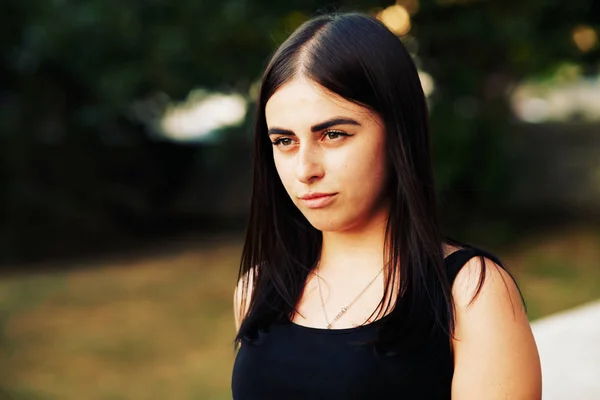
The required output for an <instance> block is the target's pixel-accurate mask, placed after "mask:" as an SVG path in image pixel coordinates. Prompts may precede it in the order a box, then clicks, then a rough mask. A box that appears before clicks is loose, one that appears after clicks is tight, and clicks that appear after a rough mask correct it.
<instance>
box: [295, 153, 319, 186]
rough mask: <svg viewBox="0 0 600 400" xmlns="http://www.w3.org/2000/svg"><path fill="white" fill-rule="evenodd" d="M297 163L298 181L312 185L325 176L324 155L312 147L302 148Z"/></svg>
mask: <svg viewBox="0 0 600 400" xmlns="http://www.w3.org/2000/svg"><path fill="white" fill-rule="evenodd" d="M297 157H298V159H297V161H296V179H298V180H299V181H300V182H302V183H310V182H312V181H314V180H316V179H319V178H321V177H322V176H323V175H324V172H325V171H324V169H323V163H322V159H321V158H322V155H321V152H320V151H319V149H318V148H315V146H312V145H305V146H300V149H299V150H298V153H297Z"/></svg>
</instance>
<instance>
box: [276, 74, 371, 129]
mask: <svg viewBox="0 0 600 400" xmlns="http://www.w3.org/2000/svg"><path fill="white" fill-rule="evenodd" d="M371 114H372V113H371V111H370V110H368V109H367V108H365V107H362V106H360V105H358V104H356V103H353V102H351V101H348V100H346V99H344V98H342V97H341V96H339V95H337V94H335V93H332V92H330V91H328V90H327V89H325V88H324V87H322V86H320V85H318V84H317V83H315V82H312V81H310V80H308V79H305V78H297V79H293V80H291V81H289V82H287V83H285V84H284V85H282V86H281V87H280V88H279V89H278V90H277V91H276V92H275V93H274V94H273V95H272V96H271V98H270V99H269V100H268V101H267V104H266V106H265V117H266V120H267V125H269V126H272V125H273V126H278V127H279V126H280V127H289V128H291V127H292V125H296V126H303V125H311V124H312V123H316V122H319V121H323V120H326V119H329V118H332V117H340V116H345V117H350V118H353V119H356V120H363V121H364V120H367V119H371V118H370V117H371Z"/></svg>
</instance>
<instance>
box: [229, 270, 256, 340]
mask: <svg viewBox="0 0 600 400" xmlns="http://www.w3.org/2000/svg"><path fill="white" fill-rule="evenodd" d="M254 272H255V271H254V269H252V270H250V271H248V272H246V273H245V274H244V275H243V276H242V277H241V278H240V279H239V280H238V282H237V285H236V287H235V289H234V291H233V313H234V319H235V329H236V331H238V330H239V329H240V324H241V322H242V320H243V319H244V317H245V316H246V313H247V312H248V308H249V306H250V299H251V298H252V292H253V288H254Z"/></svg>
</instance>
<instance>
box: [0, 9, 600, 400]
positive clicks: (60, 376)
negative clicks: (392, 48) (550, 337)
mask: <svg viewBox="0 0 600 400" xmlns="http://www.w3.org/2000/svg"><path fill="white" fill-rule="evenodd" d="M336 10H338V11H348V10H357V11H363V12H367V13H370V14H372V15H375V16H377V17H378V18H380V19H381V20H382V21H383V22H384V23H386V24H387V25H388V26H389V27H390V29H392V30H393V31H394V32H395V33H396V34H398V35H399V36H400V37H401V38H402V40H403V41H404V42H405V44H406V46H407V47H408V49H409V50H410V52H411V53H412V54H413V56H414V57H415V61H416V63H417V66H418V68H419V70H420V75H421V81H422V83H423V87H424V90H425V92H426V93H427V96H428V101H429V104H430V107H431V120H432V135H433V152H434V156H435V168H436V176H437V185H438V190H439V196H440V208H441V210H442V215H443V222H444V226H445V228H446V231H447V232H448V233H451V234H452V235H453V236H455V237H457V238H459V239H461V240H464V241H467V242H470V243H472V244H475V245H480V246H483V247H486V248H487V249H489V250H491V251H492V252H494V253H495V254H497V255H498V256H499V257H500V258H501V259H502V260H503V261H504V262H505V264H506V265H507V266H508V268H509V269H511V270H512V271H513V272H514V274H515V275H516V277H517V280H518V282H519V284H520V285H521V288H522V290H523V292H524V296H525V299H526V301H527V305H528V309H529V315H530V317H531V319H532V320H535V319H536V318H539V317H542V316H544V315H548V314H551V313H553V312H556V311H558V310H562V309H566V308H569V307H572V306H575V305H577V304H581V303H583V302H586V301H590V300H593V299H597V298H600V287H599V285H598V284H597V283H596V282H598V281H600V270H599V269H598V268H597V264H598V261H597V260H598V259H600V162H599V160H600V44H599V43H598V34H599V32H600V2H598V1H593V0H571V1H568V2H565V1H560V0H519V1H516V0H504V1H484V0H481V1H477V0H435V1H434V0H429V1H428V0H399V1H397V2H393V1H368V0H354V1H328V2H326V1H317V0H292V1H287V2H267V1H244V0H222V1H198V0H194V1H192V0H179V1H166V0H148V1H143V2H138V1H128V0H125V1H120V2H113V1H106V0H105V1H100V0H88V1H86V2H80V1H73V0H46V1H40V0H31V1H27V2H23V1H17V0H5V1H3V2H2V5H0V20H1V21H2V23H1V24H0V33H1V37H2V42H1V44H0V46H1V47H0V49H1V53H0V54H1V56H2V58H1V61H0V83H1V85H0V154H1V157H0V178H1V179H0V182H1V183H0V185H1V186H0V187H1V191H0V204H1V211H0V212H1V215H2V224H1V226H0V261H1V265H2V269H1V271H0V399H40V400H47V399H61V400H62V399H65V400H70V399H90V400H96V399H98V400H109V399H112V400H121V399H122V400H129V399H136V400H137V399H165V398H167V399H228V398H231V395H230V391H229V383H230V374H231V366H232V362H233V358H234V353H233V346H232V340H233V336H234V333H235V332H234V327H233V313H232V308H231V301H232V294H233V293H232V291H233V287H234V285H235V278H236V273H237V266H238V265H237V264H238V262H239V256H240V253H241V243H242V237H243V230H244V223H245V221H246V217H247V212H248V205H249V189H250V184H251V181H250V178H251V155H252V152H251V142H252V138H251V128H250V127H251V122H252V121H251V115H252V111H253V101H254V99H255V96H256V92H257V83H258V81H259V80H260V76H261V72H262V69H263V68H264V67H265V65H266V62H267V59H268V57H269V55H270V54H271V53H272V52H273V51H274V49H275V48H276V46H277V45H278V44H279V43H281V42H282V41H283V40H284V39H285V38H286V37H287V35H289V34H290V33H291V32H292V31H293V30H294V29H295V28H296V27H297V26H298V25H299V24H301V23H302V22H303V21H305V20H306V19H308V18H310V17H311V16H314V15H316V14H317V13H320V12H330V11H336Z"/></svg>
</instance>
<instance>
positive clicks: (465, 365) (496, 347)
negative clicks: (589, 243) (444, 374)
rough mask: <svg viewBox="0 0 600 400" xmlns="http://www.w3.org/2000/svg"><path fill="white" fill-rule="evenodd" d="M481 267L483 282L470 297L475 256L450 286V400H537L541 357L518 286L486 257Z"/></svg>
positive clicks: (474, 286) (476, 276) (476, 267)
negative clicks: (452, 322)
mask: <svg viewBox="0 0 600 400" xmlns="http://www.w3.org/2000/svg"><path fill="white" fill-rule="evenodd" d="M485 265H486V270H485V282H484V283H483V285H482V287H481V291H480V292H479V295H478V296H477V297H476V298H475V299H474V300H473V296H474V294H475V293H476V289H477V286H478V283H479V278H480V276H481V275H480V274H481V270H482V266H481V262H480V259H479V257H474V258H472V259H471V260H470V261H469V262H467V264H466V265H465V266H464V267H463V268H462V269H461V271H460V272H459V273H458V275H457V277H456V280H455V282H454V285H453V287H452V294H453V296H454V302H455V306H456V330H455V338H454V339H453V340H452V345H453V348H454V378H453V381H452V399H454V400H471V399H477V400H488V399H489V400H493V399H514V400H521V399H523V400H526V399H527V400H529V399H531V400H537V399H541V396H542V395H541V390H542V389H541V386H542V383H541V382H542V377H541V367H540V359H539V355H538V351H537V346H536V344H535V340H534V337H533V333H532V332H531V327H530V325H529V320H528V319H527V315H526V313H525V310H524V307H523V304H522V302H521V297H520V294H519V291H518V289H517V286H516V285H515V283H514V281H513V279H512V278H511V277H510V275H509V274H508V273H507V272H506V271H504V270H503V269H502V268H501V267H500V266H498V265H497V264H495V263H494V262H492V261H491V260H489V259H485ZM472 300H473V301H472Z"/></svg>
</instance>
